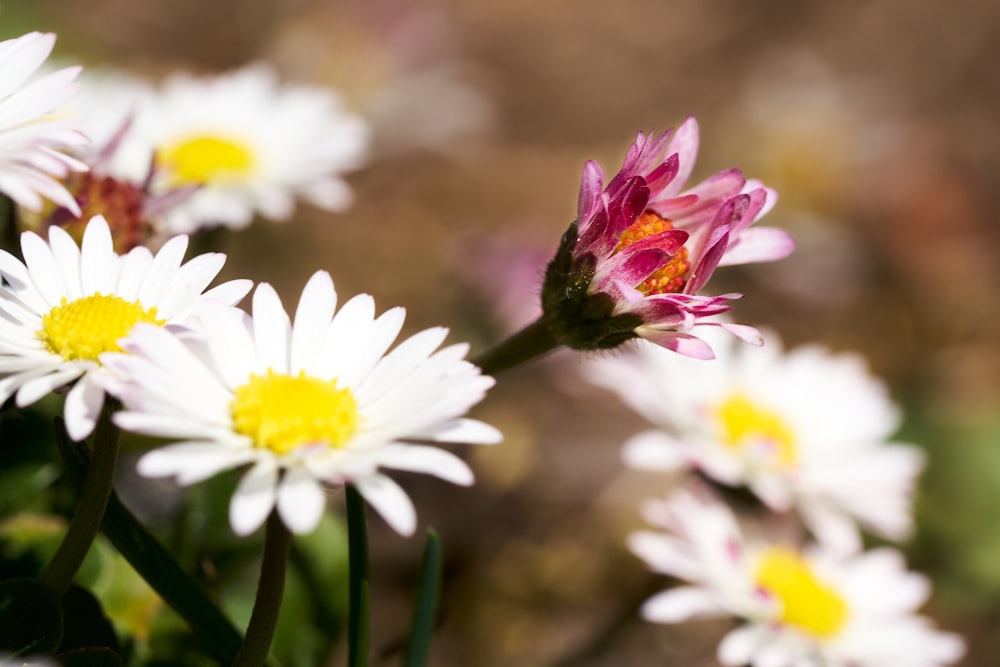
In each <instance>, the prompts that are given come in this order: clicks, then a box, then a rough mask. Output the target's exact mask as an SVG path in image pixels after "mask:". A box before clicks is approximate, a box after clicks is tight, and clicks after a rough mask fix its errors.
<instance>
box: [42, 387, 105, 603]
mask: <svg viewBox="0 0 1000 667" xmlns="http://www.w3.org/2000/svg"><path fill="white" fill-rule="evenodd" d="M116 408H117V401H115V400H113V399H111V398H108V399H107V400H106V401H105V403H104V409H103V410H101V416H100V418H99V419H98V421H97V427H96V429H95V431H94V447H93V454H92V455H91V458H90V467H89V468H88V469H87V476H86V478H85V479H84V480H83V486H82V487H81V488H80V500H79V502H78V503H77V506H76V512H75V513H74V514H73V520H72V521H71V522H70V524H69V529H68V530H67V531H66V535H65V536H64V537H63V541H62V543H61V544H60V545H59V548H58V549H57V550H56V553H55V555H54V556H53V557H52V560H50V561H49V564H48V565H46V566H45V569H44V570H43V571H42V574H41V580H42V582H43V583H45V585H46V586H48V587H49V588H51V589H52V590H53V591H54V592H55V593H56V595H58V596H62V595H63V594H64V593H65V592H66V589H68V588H69V585H70V584H71V583H72V582H73V577H74V576H76V573H77V571H78V570H79V569H80V565H82V564H83V559H84V558H85V557H86V556H87V552H88V551H90V545H91V544H93V542H94V538H95V537H96V536H97V531H99V530H100V529H101V521H102V520H103V519H104V512H105V510H106V509H107V506H108V499H109V498H110V497H111V491H112V484H113V482H114V479H115V465H116V464H117V462H118V443H119V440H120V437H121V431H119V430H118V427H117V426H115V425H114V424H113V423H112V422H111V414H112V413H113V412H114V411H115V409H116Z"/></svg>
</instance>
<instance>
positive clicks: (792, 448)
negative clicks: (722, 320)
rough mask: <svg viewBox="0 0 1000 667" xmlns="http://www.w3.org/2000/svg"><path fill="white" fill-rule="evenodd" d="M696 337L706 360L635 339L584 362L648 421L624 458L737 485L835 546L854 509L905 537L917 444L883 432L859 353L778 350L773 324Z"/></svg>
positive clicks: (854, 533)
mask: <svg viewBox="0 0 1000 667" xmlns="http://www.w3.org/2000/svg"><path fill="white" fill-rule="evenodd" d="M708 340H709V341H710V342H711V343H712V346H713V347H714V348H715V350H716V352H717V353H718V358H717V359H716V360H715V361H713V362H712V363H711V364H704V363H701V362H699V361H696V360H692V359H686V358H684V357H681V356H679V355H676V354H671V353H669V352H667V351H665V350H663V349H661V348H659V347H657V346H655V345H651V344H648V343H647V344H641V345H637V346H636V347H635V348H634V349H633V350H628V351H626V352H625V353H624V354H621V355H618V356H617V357H614V358H606V359H597V360H595V361H594V362H593V363H592V364H591V365H589V366H588V370H587V374H588V377H589V379H591V381H593V382H595V383H596V384H599V385H601V386H604V387H607V388H609V389H611V390H613V391H615V392H617V393H618V394H619V395H620V396H621V397H622V399H623V400H625V402H627V403H628V404H629V405H631V406H632V407H633V408H634V409H635V410H636V411H638V412H639V413H640V414H642V415H643V416H645V417H646V418H647V419H649V420H650V421H651V422H652V423H653V424H654V425H655V428H654V429H653V430H650V431H646V432H644V433H640V434H638V435H636V436H634V437H632V438H631V439H630V440H629V441H628V442H627V443H626V445H625V449H624V458H625V461H626V462H627V463H628V464H629V465H631V466H633V467H636V468H641V469H648V470H676V469H684V468H690V469H694V470H698V471H700V472H701V473H702V474H704V475H705V476H707V477H708V478H709V479H711V480H713V481H715V482H718V483H720V484H725V485H733V486H746V487H748V488H749V489H750V490H751V491H753V492H754V493H755V494H756V495H757V496H758V497H759V498H760V499H761V500H762V501H763V502H764V503H765V504H766V505H767V506H768V507H769V508H770V509H772V510H774V511H778V512H784V511H788V510H791V509H795V510H797V511H798V512H799V513H800V514H801V515H802V517H803V518H804V520H805V521H806V524H807V525H808V526H809V528H810V529H811V531H812V532H813V534H814V535H816V537H817V538H818V539H819V540H820V541H821V542H823V543H824V544H825V545H826V546H827V547H829V548H834V549H837V550H838V551H842V552H851V551H857V550H858V549H859V548H860V546H861V538H860V536H859V534H858V530H857V527H856V525H855V520H857V521H860V522H861V523H862V524H863V525H865V526H866V527H868V528H870V529H871V530H873V531H874V532H876V533H878V534H879V535H881V536H882V537H886V538H889V539H894V540H899V539H902V538H904V537H906V535H907V534H908V533H909V530H910V527H911V509H910V506H911V501H912V495H913V490H914V486H915V483H916V478H917V475H918V474H919V472H920V470H921V468H922V467H923V456H922V453H921V452H920V450H918V449H917V448H915V447H912V446H909V445H902V444H891V443H889V442H888V440H889V438H890V437H891V436H892V434H893V432H894V431H895V430H896V429H897V428H898V427H899V424H900V415H899V411H898V410H897V409H896V407H895V406H894V405H893V404H892V402H891V401H890V399H889V397H888V395H887V392H886V387H885V385H884V384H883V383H882V382H881V381H879V380H878V379H876V378H874V377H872V376H871V375H870V374H869V373H868V372H867V370H866V368H865V364H864V362H863V361H862V360H861V359H860V358H859V357H857V356H855V355H850V354H833V353H831V352H829V351H827V350H825V349H823V348H821V347H819V346H807V347H802V348H799V349H796V350H793V351H791V352H788V353H785V354H783V353H782V346H781V340H780V339H779V338H778V337H777V336H775V335H773V334H767V335H766V336H765V341H766V344H765V345H764V346H763V347H760V348H757V347H751V346H747V345H738V344H735V343H736V341H734V340H733V339H732V338H729V337H726V336H724V335H720V334H718V333H714V332H709V334H708Z"/></svg>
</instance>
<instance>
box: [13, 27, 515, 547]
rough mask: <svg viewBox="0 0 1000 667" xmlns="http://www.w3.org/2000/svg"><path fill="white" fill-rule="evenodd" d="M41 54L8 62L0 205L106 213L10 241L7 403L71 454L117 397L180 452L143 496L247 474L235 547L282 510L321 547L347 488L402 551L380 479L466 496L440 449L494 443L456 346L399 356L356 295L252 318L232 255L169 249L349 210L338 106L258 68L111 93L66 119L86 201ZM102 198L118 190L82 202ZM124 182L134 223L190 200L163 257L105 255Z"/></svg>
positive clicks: (387, 326) (145, 467)
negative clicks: (172, 482)
mask: <svg viewBox="0 0 1000 667" xmlns="http://www.w3.org/2000/svg"><path fill="white" fill-rule="evenodd" d="M53 42H54V36H53V35H43V34H39V33H32V34H29V35H25V36H23V37H20V38H18V39H15V40H9V41H7V42H3V43H0V62H3V63H4V64H5V69H4V74H3V86H5V87H4V88H3V89H0V93H5V95H0V192H3V193H5V194H7V195H8V196H10V197H12V198H13V199H15V200H16V201H17V202H18V203H20V204H22V205H23V206H25V207H26V208H28V209H35V210H39V209H41V197H48V198H50V199H51V200H52V201H53V202H54V203H55V204H56V205H59V206H60V208H59V210H57V211H56V212H55V214H54V215H53V216H52V217H53V219H56V220H59V219H65V215H66V213H73V214H76V215H80V213H81V211H84V212H86V211H88V210H101V209H102V208H107V209H109V210H108V211H107V212H108V216H105V215H94V216H92V217H87V216H86V215H84V216H83V217H81V218H80V219H79V220H78V221H76V222H75V224H76V225H77V226H78V227H80V229H81V234H80V236H81V242H80V243H79V244H78V243H77V241H75V240H74V238H73V237H72V235H71V233H69V232H68V231H66V229H65V228H64V227H70V228H72V225H59V224H48V225H45V227H46V228H47V238H44V237H43V236H41V235H39V234H38V233H36V232H35V231H24V232H23V233H22V234H21V238H20V257H18V256H16V255H15V254H13V253H12V252H8V251H6V250H0V276H2V277H3V285H2V286H0V378H2V379H0V402H6V401H7V400H8V399H11V398H13V400H14V402H15V403H16V405H17V406H19V407H25V406H28V405H31V404H33V403H35V402H36V401H38V400H39V399H41V398H42V397H44V396H46V395H48V394H50V393H52V392H59V393H65V396H66V399H65V408H64V418H65V424H66V429H67V433H68V434H69V436H70V437H71V438H72V439H73V440H77V441H79V440H83V439H84V438H86V437H87V436H89V435H90V434H91V433H92V432H93V430H94V428H95V425H96V424H97V422H98V420H99V419H100V417H101V413H102V410H103V409H104V406H105V404H106V399H105V397H106V395H108V394H110V395H112V396H113V397H114V398H115V399H116V401H117V402H119V403H120V404H121V405H122V407H123V409H121V410H119V411H118V412H116V414H115V415H114V422H115V424H116V425H118V426H119V427H121V428H124V429H127V430H130V431H133V432H136V433H142V434H147V435H152V436H157V437H161V438H166V439H170V440H173V441H175V443H176V444H172V445H170V446H167V447H163V448H160V449H157V450H154V451H152V452H150V453H149V454H148V455H147V456H145V457H144V458H143V459H141V460H140V462H139V470H140V472H141V473H143V474H145V475H147V476H150V477H160V476H170V477H174V478H176V479H177V481H178V482H180V483H181V484H191V483H194V482H198V481H201V480H204V479H206V478H208V477H211V476H213V475H215V474H216V473H218V472H220V471H223V470H227V469H230V468H236V467H240V466H244V465H246V464H250V469H249V470H248V472H247V474H246V475H245V476H244V478H243V481H242V482H241V484H240V485H239V487H238V488H237V489H236V492H235V494H234V496H233V500H232V506H231V511H230V515H231V522H232V526H233V529H234V531H235V532H237V533H238V534H241V535H245V534H248V533H250V532H253V531H254V530H256V529H257V528H258V527H259V526H260V525H261V524H262V523H263V522H264V520H265V519H266V518H267V516H268V515H269V514H270V513H271V511H272V509H276V510H277V512H278V513H279V514H280V516H281V518H282V519H283V521H284V522H285V523H286V524H287V525H288V527H289V528H291V529H292V530H293V531H295V532H300V533H303V532H311V531H312V530H313V529H315V527H316V525H317V524H318V523H319V520H320V518H321V516H322V513H323V509H324V507H325V504H326V496H325V493H324V488H323V486H324V485H333V486H339V485H343V484H353V485H355V486H356V488H357V489H358V491H359V492H360V493H361V494H362V496H364V497H365V498H366V499H367V500H368V501H369V502H370V503H371V504H372V506H373V507H374V508H375V509H377V510H378V511H379V512H380V513H381V514H382V515H383V516H384V517H385V518H386V520H387V521H388V523H389V524H390V525H391V526H392V527H393V528H395V529H396V530H398V531H399V532H400V533H403V534H406V535H409V534H411V533H413V531H414V530H415V528H416V515H415V511H414V508H413V506H412V503H411V502H410V501H409V498H408V497H407V495H406V494H405V493H404V492H403V490H402V489H401V487H399V485H397V484H396V483H395V482H393V481H392V480H391V479H390V478H389V477H388V476H386V475H385V474H384V473H383V472H382V470H383V469H401V470H409V471H416V472H427V473H430V474H433V475H435V476H437V477H440V478H442V479H446V480H448V481H451V482H454V483H456V484H462V485H468V484H471V483H472V480H473V474H472V471H471V470H470V469H469V467H468V466H467V465H466V464H465V463H464V462H463V461H462V460H461V459H459V458H458V457H456V456H455V455H453V454H450V453H448V452H446V451H445V450H443V449H440V448H437V447H434V446H432V444H431V443H441V442H462V443H494V442H499V440H500V435H499V433H498V432H497V431H496V429H494V428H492V427H490V426H488V425H486V424H483V423H481V422H479V421H476V420H472V419H466V418H464V417H463V415H464V414H465V413H466V412H467V411H468V410H469V408H471V407H472V406H473V405H475V404H476V403H478V402H479V401H480V400H481V399H482V398H483V396H484V395H485V392H486V391H487V390H488V389H489V387H490V386H492V384H493V380H492V378H490V377H487V376H485V375H483V374H482V373H480V371H479V369H478V368H477V367H476V366H474V365H472V364H471V363H469V362H468V361H466V360H465V359H464V357H465V356H466V354H467V352H468V345H465V344H455V345H449V346H445V347H441V346H442V344H443V343H444V340H445V338H446V337H447V335H448V330H447V329H445V328H443V327H438V328H432V329H427V330H425V331H422V332H420V333H417V334H415V335H413V336H410V337H409V338H407V339H405V340H404V341H402V342H400V343H399V344H397V345H395V346H394V345H393V344H394V343H395V342H396V339H397V338H398V336H399V333H400V331H401V329H402V327H403V322H404V317H405V312H404V310H403V309H402V308H393V309H390V310H388V311H386V312H384V313H381V314H378V313H377V312H376V308H375V303H374V300H373V299H372V298H371V297H370V296H368V295H364V294H363V295H359V296H355V297H353V298H351V299H348V300H346V301H344V303H343V304H342V305H341V307H340V308H339V309H338V308H337V305H338V302H337V292H336V290H335V289H334V285H333V281H332V279H331V278H330V276H329V274H327V273H325V272H318V273H316V274H315V275H314V276H313V277H312V279H311V280H310V281H309V283H308V284H307V285H306V288H305V289H304V290H303V293H302V297H301V299H300V300H299V303H298V305H297V307H296V309H295V313H294V317H290V316H289V315H288V313H287V311H286V310H285V308H284V306H283V305H282V303H281V300H280V299H279V298H278V295H277V294H276V293H275V291H274V289H273V288H272V287H271V286H270V285H268V284H260V285H258V286H257V287H256V289H255V291H254V293H253V300H252V303H253V306H252V312H251V313H247V312H245V311H243V310H241V309H239V308H237V307H236V304H237V303H238V302H240V301H241V300H242V299H243V298H244V297H245V296H246V295H247V294H248V293H249V292H250V290H251V288H252V287H253V283H252V282H251V281H249V280H233V281H228V282H224V283H221V284H219V285H216V286H215V287H212V288H210V289H209V284H210V283H212V281H213V280H214V279H215V278H216V276H217V275H218V274H219V272H220V271H221V270H222V267H223V264H224V262H225V259H226V258H225V256H224V255H223V254H221V253H205V254H201V255H198V256H196V257H194V258H191V259H190V260H188V261H186V262H185V261H184V255H185V252H186V250H187V247H188V236H187V235H185V234H178V233H177V232H181V231H191V230H194V229H197V228H199V227H203V226H207V225H215V224H226V225H231V226H245V225H247V224H248V223H249V222H250V220H251V218H252V217H253V216H254V215H255V214H258V213H259V214H262V215H264V216H266V217H271V218H275V219H284V218H287V217H288V216H289V215H290V214H291V212H292V210H293V206H294V197H295V196H300V197H303V198H305V199H306V200H308V201H309V202H311V203H313V204H315V205H318V206H320V207H323V208H327V209H330V210H339V209H342V208H344V207H346V206H347V205H348V204H349V202H350V193H349V191H348V189H347V186H346V185H345V184H344V182H343V181H342V180H341V179H340V176H339V174H340V173H341V172H342V171H344V170H346V169H350V168H354V167H356V166H359V165H360V161H361V159H362V157H363V155H364V151H365V146H366V142H367V133H366V129H365V124H364V122H363V121H362V120H361V119H360V118H358V117H355V116H351V115H349V114H347V113H346V112H344V110H343V109H342V106H341V104H340V102H339V100H338V99H337V98H336V97H335V96H334V95H333V93H331V92H329V91H326V90H322V89H318V88H311V87H306V86H282V85H281V84H279V82H278V81H277V79H276V77H275V75H274V73H273V72H271V71H270V70H269V69H267V68H266V67H264V66H254V67H249V68H246V69H244V70H240V71H238V72H234V73H230V74H224V75H220V76H217V77H211V78H208V77H203V78H199V77H193V76H189V75H176V76H174V77H172V78H170V79H169V80H167V81H166V82H165V83H164V84H163V86H162V88H161V89H154V88H153V87H151V86H148V85H145V84H142V83H137V82H136V81H134V80H128V81H126V80H125V79H116V80H111V79H108V80H105V81H103V82H102V83H101V84H100V85H98V86H96V90H95V91H92V92H90V93H85V94H84V95H83V97H84V98H85V100H84V102H85V103H84V104H82V105H81V106H80V107H78V109H77V111H78V112H79V113H80V115H79V117H78V120H79V123H78V125H79V128H81V129H83V130H84V131H87V130H88V125H89V126H90V127H89V133H90V134H92V135H94V136H95V137H97V138H98V139H99V140H101V141H103V144H101V145H96V146H95V145H92V148H91V149H90V152H89V153H88V152H87V151H86V150H83V151H79V153H78V154H79V155H80V156H81V158H86V159H88V160H90V162H89V164H90V166H91V167H92V170H91V172H90V173H87V174H86V175H85V178H88V179H90V180H91V181H92V182H91V184H90V185H89V186H86V187H84V186H80V185H79V181H74V182H70V183H67V184H64V183H60V182H59V181H58V180H56V179H57V178H60V177H65V176H67V175H68V170H70V169H71V168H72V169H79V170H85V169H86V168H87V167H88V163H85V162H83V161H80V160H78V159H77V158H74V157H71V156H70V155H69V154H68V153H66V152H64V151H66V150H68V149H70V148H76V146H77V145H78V144H81V143H83V142H84V139H83V134H80V133H79V131H78V130H75V129H70V128H71V127H72V125H71V124H69V122H68V121H62V120H59V121H57V120H54V118H55V117H62V116H60V115H54V112H56V111H57V108H58V107H59V106H60V105H61V104H63V103H64V102H65V101H66V100H67V99H68V98H70V97H71V96H72V95H73V94H74V93H75V92H76V84H74V83H73V80H74V79H75V78H76V76H77V74H78V72H79V68H70V69H66V70H61V71H59V72H57V73H55V74H49V75H47V76H44V77H42V78H40V79H38V80H37V81H35V82H33V83H28V84H25V81H26V80H27V79H28V78H29V77H30V76H31V75H32V73H33V72H34V71H35V70H36V69H37V68H38V67H40V66H41V65H42V63H43V61H44V60H45V59H46V57H47V56H48V54H49V52H50V51H51V49H52V46H53ZM19 87H20V89H19ZM103 105H106V107H105V106H103ZM104 109H107V113H106V114H102V111H103V110H104ZM63 115H68V116H69V117H72V116H73V114H71V113H67V114H63ZM88 119H89V120H88ZM102 132H103V133H104V135H103V136H102ZM297 132H298V134H296V133H297ZM8 165H9V166H8ZM95 179H97V180H101V181H102V182H104V183H105V185H106V186H107V183H108V181H111V182H113V183H114V186H107V187H106V188H105V189H104V190H102V189H101V188H100V187H91V186H93V181H95ZM140 183H141V188H140ZM130 184H131V185H134V186H135V188H133V190H132V192H133V193H138V194H139V195H141V197H140V199H142V202H141V203H142V204H143V205H142V206H140V207H139V208H137V209H135V210H131V211H129V212H130V213H131V214H133V215H136V216H138V219H139V220H142V221H144V220H146V219H147V218H148V216H149V211H150V208H149V207H150V206H156V205H157V197H158V196H159V198H160V199H161V200H162V198H163V196H165V195H168V194H169V192H170V191H171V189H173V190H174V191H175V195H176V191H177V190H181V191H182V192H181V194H180V195H179V196H174V197H173V204H172V205H169V206H167V207H166V209H164V210H165V212H164V217H163V219H162V220H161V221H160V223H159V224H160V225H161V227H159V228H158V229H159V232H158V233H159V234H160V236H161V238H162V239H163V240H162V243H161V245H160V247H159V249H158V250H157V251H156V252H153V251H152V250H150V248H149V247H148V245H145V244H138V245H137V244H134V243H130V244H129V245H131V246H133V247H131V248H130V249H129V250H128V251H127V252H124V253H119V252H117V251H116V248H115V246H116V243H115V241H116V240H120V238H121V237H122V236H123V235H127V234H128V232H129V230H128V229H127V225H122V224H119V225H115V224H114V223H112V221H111V217H112V216H113V215H115V214H121V213H122V212H123V211H122V209H121V208H120V207H119V208H115V205H116V204H118V203H120V202H121V200H122V198H123V197H122V196H121V193H122V191H123V188H127V187H128V186H129V185H130ZM88 188H89V189H88ZM114 188H118V189H117V190H115V191H114V192H112V190H113V189H114ZM102 193H103V194H104V195H106V198H105V199H104V200H102V199H101V198H100V197H101V194H102ZM160 204H162V201H161V202H160ZM60 215H61V216H62V217H61V218H60ZM119 222H120V221H119ZM116 237H117V239H116ZM390 348H392V349H391V350H390Z"/></svg>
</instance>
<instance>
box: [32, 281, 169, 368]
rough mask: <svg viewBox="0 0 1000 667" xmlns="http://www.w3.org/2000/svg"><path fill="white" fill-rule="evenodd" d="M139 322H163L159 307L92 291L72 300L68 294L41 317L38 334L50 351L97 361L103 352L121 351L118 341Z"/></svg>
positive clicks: (73, 358)
mask: <svg viewBox="0 0 1000 667" xmlns="http://www.w3.org/2000/svg"><path fill="white" fill-rule="evenodd" d="M139 322H149V323H151V324H160V325H162V324H164V320H161V319H158V318H157V316H156V308H155V307H153V308H148V309H146V308H143V307H142V304H141V303H139V302H138V301H126V300H125V299H123V298H121V297H120V296H115V295H112V294H92V295H90V296H85V297H83V298H81V299H75V300H73V301H70V300H68V299H67V298H66V297H63V298H62V301H61V302H60V304H59V305H58V306H56V307H54V308H53V309H52V310H50V311H49V312H48V313H47V314H45V315H43V316H42V328H41V329H40V330H39V331H38V337H39V338H40V339H41V340H42V341H44V342H45V345H46V347H47V348H48V349H49V351H50V352H53V353H55V354H58V355H59V356H61V357H63V358H64V359H67V360H75V359H89V360H91V361H97V357H98V355H100V354H101V353H102V352H121V350H122V349H121V348H120V347H119V346H118V340H119V339H120V338H124V337H125V336H126V335H127V334H128V332H129V331H131V330H132V327H134V326H135V325H136V324H138V323H139Z"/></svg>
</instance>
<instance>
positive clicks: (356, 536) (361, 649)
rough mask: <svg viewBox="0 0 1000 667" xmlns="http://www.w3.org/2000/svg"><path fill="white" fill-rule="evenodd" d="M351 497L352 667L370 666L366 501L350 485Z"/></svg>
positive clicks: (349, 647)
mask: <svg viewBox="0 0 1000 667" xmlns="http://www.w3.org/2000/svg"><path fill="white" fill-rule="evenodd" d="M345 493H346V495H347V541H348V545H347V558H348V568H349V575H350V587H349V593H348V594H349V605H348V615H347V664H348V667H367V665H368V640H369V623H370V615H371V613H370V612H371V582H370V580H369V573H368V525H367V523H366V520H365V501H364V499H363V498H362V497H361V494H360V493H358V490H357V489H355V488H354V486H352V485H350V484H348V485H347V488H346V489H345Z"/></svg>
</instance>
